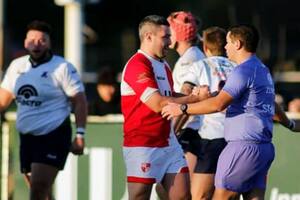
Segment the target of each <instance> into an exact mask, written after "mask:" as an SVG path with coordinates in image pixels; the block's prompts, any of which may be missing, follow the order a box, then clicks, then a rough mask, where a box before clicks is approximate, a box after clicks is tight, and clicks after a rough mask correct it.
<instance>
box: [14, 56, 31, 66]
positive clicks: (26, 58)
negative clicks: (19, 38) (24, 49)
mask: <svg viewBox="0 0 300 200" xmlns="http://www.w3.org/2000/svg"><path fill="white" fill-rule="evenodd" d="M28 61H29V55H25V56H22V57H19V58H16V59H14V60H12V61H11V63H10V66H15V65H16V66H20V65H23V64H26V63H27V62H28Z"/></svg>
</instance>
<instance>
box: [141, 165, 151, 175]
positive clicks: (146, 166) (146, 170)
mask: <svg viewBox="0 0 300 200" xmlns="http://www.w3.org/2000/svg"><path fill="white" fill-rule="evenodd" d="M150 167H151V163H142V164H141V169H142V171H143V172H144V173H146V172H148V171H149V170H150Z"/></svg>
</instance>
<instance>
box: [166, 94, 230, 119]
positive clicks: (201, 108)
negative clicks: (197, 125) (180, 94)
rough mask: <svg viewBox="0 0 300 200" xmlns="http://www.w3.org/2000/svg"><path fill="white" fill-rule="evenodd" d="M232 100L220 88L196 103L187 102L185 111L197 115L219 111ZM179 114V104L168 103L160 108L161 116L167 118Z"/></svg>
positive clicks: (180, 112)
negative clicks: (218, 91) (217, 92)
mask: <svg viewBox="0 0 300 200" xmlns="http://www.w3.org/2000/svg"><path fill="white" fill-rule="evenodd" d="M232 101H233V98H232V97H231V96H230V95H229V94H228V93H227V92H225V91H223V90H221V92H220V93H219V94H218V95H217V96H215V97H211V98H208V99H206V100H203V101H200V102H197V103H192V104H188V109H187V113H188V114H191V115H197V114H209V113H215V112H221V111H222V110H224V109H225V108H227V107H228V106H229V105H230V103H231V102H232ZM176 103H177V102H176ZM181 114H182V111H181V110H180V104H169V105H167V106H165V107H164V108H163V110H162V115H163V117H167V118H168V119H171V118H172V117H176V116H179V115H181Z"/></svg>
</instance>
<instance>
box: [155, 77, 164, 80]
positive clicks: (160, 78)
mask: <svg viewBox="0 0 300 200" xmlns="http://www.w3.org/2000/svg"><path fill="white" fill-rule="evenodd" d="M156 78H157V80H166V78H165V77H163V76H156Z"/></svg>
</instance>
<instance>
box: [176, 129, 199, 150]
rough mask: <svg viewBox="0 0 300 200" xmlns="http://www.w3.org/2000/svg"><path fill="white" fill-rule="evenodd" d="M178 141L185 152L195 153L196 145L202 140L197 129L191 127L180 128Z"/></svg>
mask: <svg viewBox="0 0 300 200" xmlns="http://www.w3.org/2000/svg"><path fill="white" fill-rule="evenodd" d="M177 139H178V142H179V144H180V145H181V147H182V149H183V151H184V153H186V152H191V153H193V154H195V151H196V148H197V147H196V146H195V144H196V143H197V141H198V140H200V139H201V138H200V136H199V134H198V131H197V130H194V129H191V128H185V129H182V130H180V134H179V136H177Z"/></svg>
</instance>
